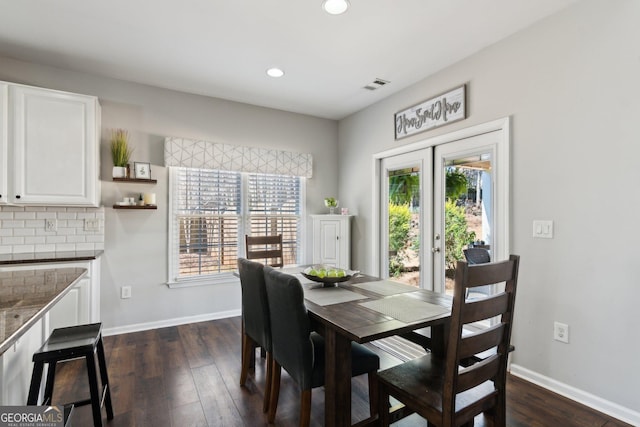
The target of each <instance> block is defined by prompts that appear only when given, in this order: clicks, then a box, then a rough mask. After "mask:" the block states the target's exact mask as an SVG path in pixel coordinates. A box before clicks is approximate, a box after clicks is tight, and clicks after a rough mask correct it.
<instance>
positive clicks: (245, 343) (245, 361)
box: [240, 334, 254, 386]
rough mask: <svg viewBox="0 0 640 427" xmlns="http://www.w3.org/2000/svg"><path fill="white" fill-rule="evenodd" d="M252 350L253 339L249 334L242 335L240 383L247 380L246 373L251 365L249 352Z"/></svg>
mask: <svg viewBox="0 0 640 427" xmlns="http://www.w3.org/2000/svg"><path fill="white" fill-rule="evenodd" d="M253 350H254V344H253V340H252V339H251V337H249V335H247V334H244V335H242V357H241V358H242V362H241V364H242V366H241V368H240V385H242V386H243V385H244V384H245V383H246V382H247V375H248V373H249V368H250V365H251V352H252V351H253Z"/></svg>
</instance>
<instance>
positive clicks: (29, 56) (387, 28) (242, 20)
mask: <svg viewBox="0 0 640 427" xmlns="http://www.w3.org/2000/svg"><path fill="white" fill-rule="evenodd" d="M576 1H578V0H351V8H350V9H349V10H348V11H347V13H345V14H343V15H339V16H332V15H328V14H327V13H325V12H324V11H323V10H322V9H321V7H320V6H321V2H322V1H321V0H271V1H266V0H227V1H222V0H180V1H177V0H133V1H132V0H110V1H98V0H55V1H43V0H0V56H5V57H12V58H15V59H19V60H23V61H29V62H35V63H39V64H46V65H51V66H55V67H59V68H63V69H70V70H77V71H81V72H87V73H91V74H97V75H102V76H107V77H112V78H117V79H122V80H127V81H133V82H138V83H144V84H149V85H153V86H159V87H163V88H168V89H174V90H178V91H183V92H188V93H194V94H200V95H206V96H212V97H217V98H224V99H229V100H234V101H239V102H244V103H249V104H255V105H260V106H265V107H270V108H276V109H281V110H285V111H292V112H298V113H302V114H309V115H313V116H318V117H324V118H330V119H341V118H344V117H346V116H348V115H349V114H351V113H354V112H356V111H358V110H360V109H362V108H364V107H367V106H368V105H371V104H373V103H375V102H377V101H379V100H381V99H383V98H385V97H387V96H389V95H391V94H392V93H395V92H397V91H400V90H401V89H403V88H405V87H407V86H409V85H411V84H413V83H415V82H417V81H419V80H421V79H424V78H425V77H427V76H429V75H431V74H433V73H435V72H437V71H439V70H442V69H443V68H445V67H447V66H449V65H451V64H453V63H455V62H457V61H459V60H461V59H463V58H465V57H467V56H469V55H471V54H473V53H475V52H477V51H479V50H481V49H483V48H484V47H486V46H489V45H491V44H493V43H495V42H497V41H499V40H501V39H503V38H505V37H507V36H509V35H511V34H513V33H515V32H517V31H519V30H521V29H523V28H525V27H528V26H530V25H531V24H532V23H534V22H536V21H538V20H540V19H542V18H544V17H545V16H548V15H551V14H553V13H556V12H558V11H559V10H561V9H564V8H565V7H567V5H569V4H571V3H575V2H576ZM272 66H277V67H280V68H282V69H284V71H285V73H286V74H285V76H284V77H281V78H279V79H274V78H271V77H268V76H267V75H266V73H265V71H266V69H267V68H269V67H272ZM376 78H381V79H384V80H388V81H390V83H389V84H387V85H385V86H382V87H380V88H379V89H377V90H375V91H370V90H366V89H364V86H366V85H368V84H371V83H372V82H373V81H374V80H375V79H376ZM461 83H462V82H461ZM442 89H449V88H442ZM430 95H435V94H424V96H423V97H428V96H430Z"/></svg>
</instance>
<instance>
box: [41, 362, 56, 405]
mask: <svg viewBox="0 0 640 427" xmlns="http://www.w3.org/2000/svg"><path fill="white" fill-rule="evenodd" d="M55 381H56V361H55V360H53V361H51V362H50V363H49V366H48V369H47V382H46V384H45V386H44V396H43V398H42V404H43V405H51V402H52V401H53V384H54V383H55Z"/></svg>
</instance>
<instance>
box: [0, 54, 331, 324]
mask: <svg viewBox="0 0 640 427" xmlns="http://www.w3.org/2000/svg"><path fill="white" fill-rule="evenodd" d="M0 80H5V81H12V82H17V83H24V84H28V85H34V86H42V87H48V88H52V89H59V90H66V91H70V92H77V93H85V94H89V95H95V96H98V97H99V98H100V103H101V106H102V141H101V159H102V165H101V177H102V178H101V179H102V181H101V184H102V203H103V205H104V206H105V208H104V218H105V223H104V230H105V240H104V250H105V253H104V256H103V258H102V274H101V288H102V291H101V298H102V304H101V305H102V307H101V309H102V321H103V323H104V326H105V328H106V330H107V331H109V330H111V331H112V332H114V331H123V330H127V329H128V328H131V327H134V328H140V327H152V326H157V325H162V324H170V323H175V321H176V319H185V320H189V319H204V318H210V317H216V316H225V315H229V314H239V310H240V290H239V286H233V285H226V286H225V285H220V286H200V287H192V288H183V289H169V288H168V287H167V286H166V284H165V283H166V281H167V203H168V195H167V180H168V173H167V170H166V168H164V167H163V166H162V165H163V163H164V160H163V156H164V151H163V143H164V137H165V136H168V135H172V136H179V137H188V138H194V139H203V140H209V141H216V142H224V143H228V144H235V145H245V146H251V147H268V148H275V149H282V150H289V151H296V152H305V153H311V154H312V155H313V161H314V171H313V173H314V176H313V178H311V179H309V180H307V206H306V208H307V214H312V213H323V212H325V211H326V208H325V207H324V205H323V199H324V197H325V196H328V195H335V194H336V193H337V188H338V171H337V163H336V161H335V159H336V157H337V132H338V124H337V122H335V121H332V120H326V119H319V118H315V117H311V116H305V115H300V114H293V113H287V112H283V111H278V110H273V109H267V108H262V107H256V106H251V105H246V104H240V103H236V102H230V101H224V100H220V99H213V98H208V97H202V96H196V95H189V94H185V93H179V92H175V91H169V90H163V89H158V88H154V87H150V86H145V85H140V84H133V83H126V82H123V81H118V80H113V79H107V78H102V77H99V76H92V75H87V74H82V73H75V72H70V71H67V70H61V69H56V68H51V67H47V66H42V65H37V64H30V63H25V62H20V61H15V60H13V59H9V58H0ZM113 128H124V129H127V130H128V131H129V133H130V135H131V141H132V144H133V146H134V148H135V151H134V153H133V156H132V160H134V161H144V162H151V165H152V166H151V168H152V177H153V178H157V179H158V183H157V184H156V185H155V186H150V185H143V184H125V183H118V184H116V183H114V182H112V181H111V167H112V162H111V156H110V153H109V151H108V144H109V137H110V130H111V129H113ZM140 192H155V193H157V199H158V210H157V211H150V210H144V211H140V210H138V211H136V210H131V211H127V210H114V209H111V206H112V205H113V203H114V202H116V201H118V200H121V199H122V197H125V196H132V195H134V194H137V193H140ZM310 227H311V224H310V222H309V227H308V229H309V230H310ZM310 248H311V246H310V242H309V241H308V242H306V246H305V249H306V252H305V255H306V256H307V257H308V260H310V259H311V249H310ZM123 285H130V286H131V287H132V298H131V299H127V300H123V299H120V287H121V286H123Z"/></svg>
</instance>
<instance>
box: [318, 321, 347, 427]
mask: <svg viewBox="0 0 640 427" xmlns="http://www.w3.org/2000/svg"><path fill="white" fill-rule="evenodd" d="M324 339H325V384H324V389H325V397H324V399H325V401H324V409H325V411H324V416H325V421H324V424H325V426H330V427H334V426H335V427H345V426H350V425H351V341H349V339H347V338H345V337H344V336H342V335H340V334H337V333H336V331H335V330H333V329H331V328H326V330H325V335H324Z"/></svg>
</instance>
